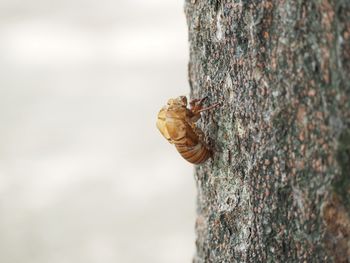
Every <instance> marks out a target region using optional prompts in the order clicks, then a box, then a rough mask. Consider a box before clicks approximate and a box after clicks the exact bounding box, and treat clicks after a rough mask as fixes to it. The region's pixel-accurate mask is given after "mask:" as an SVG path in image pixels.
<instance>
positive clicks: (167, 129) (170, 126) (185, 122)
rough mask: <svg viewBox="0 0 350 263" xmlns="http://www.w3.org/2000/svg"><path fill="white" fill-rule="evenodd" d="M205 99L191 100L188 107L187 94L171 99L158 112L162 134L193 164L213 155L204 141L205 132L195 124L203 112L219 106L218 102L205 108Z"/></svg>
mask: <svg viewBox="0 0 350 263" xmlns="http://www.w3.org/2000/svg"><path fill="white" fill-rule="evenodd" d="M205 99H206V98H203V99H194V100H192V101H190V103H189V104H190V108H187V98H186V97H185V96H180V97H178V98H176V99H169V100H168V103H167V105H166V106H164V107H163V108H162V109H161V110H160V111H159V113H158V120H157V128H158V129H159V131H160V132H161V134H162V135H163V136H164V137H165V138H166V139H167V140H168V141H169V142H170V143H171V144H174V145H175V147H176V149H177V151H178V152H179V153H180V154H181V156H182V157H183V158H185V159H186V160H187V161H189V162H190V163H193V164H200V163H203V162H204V161H206V160H207V159H208V158H209V157H210V156H211V151H210V150H209V148H208V146H207V145H206V144H205V142H204V134H203V132H202V131H201V130H200V129H199V128H198V127H196V125H195V122H196V121H198V120H199V118H200V117H201V112H203V111H206V110H209V109H212V108H214V107H216V106H218V103H216V104H213V105H211V106H209V107H206V108H203V106H202V103H203V101H204V100H205Z"/></svg>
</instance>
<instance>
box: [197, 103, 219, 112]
mask: <svg viewBox="0 0 350 263" xmlns="http://www.w3.org/2000/svg"><path fill="white" fill-rule="evenodd" d="M220 104H221V103H220V102H217V103H214V104H212V105H210V106H208V107H206V108H203V109H200V110H199V111H198V112H202V111H207V110H211V109H214V108H216V107H218V106H219V105H220Z"/></svg>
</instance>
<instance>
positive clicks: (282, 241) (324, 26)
mask: <svg viewBox="0 0 350 263" xmlns="http://www.w3.org/2000/svg"><path fill="white" fill-rule="evenodd" d="M185 13H186V17H187V23H188V30H189V43H190V61H189V83H190V86H191V96H192V97H203V96H208V97H209V102H212V103H213V102H217V101H219V102H221V103H222V106H221V107H220V108H219V109H217V110H215V111H214V112H211V113H205V114H204V116H203V118H202V121H201V122H200V124H199V125H200V126H201V128H202V129H203V130H204V132H205V134H206V135H207V138H208V141H209V144H210V145H212V147H213V149H214V152H215V154H214V156H213V158H212V160H210V161H208V162H207V163H205V164H203V165H200V166H198V167H196V172H195V179H196V184H197V189H198V210H197V213H198V217H197V221H196V232H197V240H196V246H197V252H196V256H195V257H194V262H196V263H199V262H348V261H349V262H350V249H349V246H350V244H349V242H348V240H349V239H350V237H349V233H350V230H349V229H347V228H348V227H349V225H348V223H347V222H349V221H347V220H349V218H350V213H349V199H350V179H349V177H350V175H349V173H350V172H349V168H350V167H349V160H350V151H349V149H350V142H349V130H350V129H349V128H350V103H349V96H350V2H349V1H347V0H300V1H285V0H279V1H278V0H268V1H267V0H261V1H238V0H236V1H223V0H222V1H218V0H212V1H204V0H192V1H190V0H187V1H186V2H185ZM332 218H334V220H332ZM334 247H337V249H334ZM339 255H341V256H339ZM346 260H347V261H346Z"/></svg>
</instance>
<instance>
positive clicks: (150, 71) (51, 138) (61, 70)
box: [0, 0, 195, 263]
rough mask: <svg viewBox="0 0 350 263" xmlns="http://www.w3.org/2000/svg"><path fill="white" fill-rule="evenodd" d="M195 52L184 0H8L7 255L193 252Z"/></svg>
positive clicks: (4, 10) (3, 157) (8, 258)
mask: <svg viewBox="0 0 350 263" xmlns="http://www.w3.org/2000/svg"><path fill="white" fill-rule="evenodd" d="M187 60H188V51H187V28H186V20H185V15H184V13H183V1H178V0H167V1H164V0H147V1H137V0H99V1H97V0H61V1H44V0H31V1H25V0H0V72H1V73H0V125H1V129H0V262H1V263H22V262H25V263H34V262H35V263H66V262H67V263H70V262H74V263H79V262H84V263H90V262H91V263H101V262H103V263H109V262H113V263H116V262H152V263H157V262H162V263H164V262H167V263H172V262H174V263H175V262H177V263H178V262H191V259H192V256H193V253H194V247H195V246H194V240H195V236H194V221H195V183H194V179H193V175H192V170H193V167H192V165H190V164H189V163H187V162H186V161H184V160H183V159H182V158H181V157H180V155H179V154H178V153H177V152H176V150H175V148H174V147H173V146H171V145H169V144H168V142H167V141H166V140H165V139H164V138H162V137H161V135H160V133H159V132H158V131H157V130H156V128H155V121H156V116H157V113H158V111H159V109H160V108H161V106H163V105H164V104H165V102H166V100H167V99H168V98H170V97H174V96H178V95H182V94H187V93H188V91H189V88H188V83H187Z"/></svg>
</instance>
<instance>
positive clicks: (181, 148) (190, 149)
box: [175, 142, 211, 164]
mask: <svg viewBox="0 0 350 263" xmlns="http://www.w3.org/2000/svg"><path fill="white" fill-rule="evenodd" d="M175 147H176V149H177V151H178V152H179V153H180V154H181V156H182V157H183V158H185V159H186V160H187V161H189V162H190V163H193V164H200V163H202V162H204V161H205V160H207V159H208V158H209V157H210V155H211V153H210V151H209V150H208V149H207V148H206V146H204V145H203V144H202V143H201V142H198V143H197V144H196V145H194V146H187V145H183V144H176V143H175Z"/></svg>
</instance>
